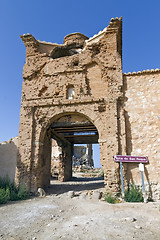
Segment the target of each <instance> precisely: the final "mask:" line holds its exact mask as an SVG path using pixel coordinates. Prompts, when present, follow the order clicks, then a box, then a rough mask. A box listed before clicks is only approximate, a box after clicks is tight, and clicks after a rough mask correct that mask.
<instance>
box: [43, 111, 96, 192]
mask: <svg viewBox="0 0 160 240" xmlns="http://www.w3.org/2000/svg"><path fill="white" fill-rule="evenodd" d="M53 139H54V141H53ZM98 139H99V134H98V130H97V128H96V126H95V125H94V124H93V123H92V122H91V121H90V119H88V118H87V117H86V116H85V115H83V114H80V113H63V114H60V115H58V116H56V117H55V118H54V119H53V120H51V121H50V124H49V126H48V127H47V131H46V133H45V136H44V143H43V147H42V153H41V162H42V163H43V166H44V167H43V171H42V172H41V173H42V174H41V179H40V185H41V186H44V187H48V186H49V185H50V183H51V184H52V183H53V179H54V178H55V175H54V174H55V172H56V173H57V179H58V180H59V181H60V182H65V181H69V180H73V177H74V178H75V176H76V175H75V169H76V168H79V170H80V172H82V173H83V172H85V170H87V171H88V172H89V170H93V168H94V163H93V162H92V161H94V159H93V152H92V151H93V149H92V145H99V144H98ZM78 146H81V147H80V148H78V150H76V149H77V147H78ZM94 148H95V147H94ZM75 150H76V151H77V152H78V151H79V150H82V151H86V152H85V154H83V155H82V156H81V157H80V161H79V163H78V164H76V161H75V156H76V154H75V152H76V151H75ZM95 151H96V150H95ZM94 155H96V158H97V157H98V155H99V154H98V151H97V154H95V153H94ZM99 158H100V156H99ZM81 160H83V161H81ZM99 162H100V160H99ZM96 164H97V163H96ZM55 165H56V166H55ZM99 166H100V164H99ZM54 171H55V172H54ZM90 175H91V174H90ZM82 177H83V178H84V176H82ZM92 177H93V176H92ZM78 180H80V179H79V178H78Z"/></svg>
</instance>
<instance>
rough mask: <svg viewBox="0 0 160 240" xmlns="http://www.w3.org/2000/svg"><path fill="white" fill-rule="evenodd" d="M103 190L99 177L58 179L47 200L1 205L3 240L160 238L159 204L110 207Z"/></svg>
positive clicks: (139, 239)
mask: <svg viewBox="0 0 160 240" xmlns="http://www.w3.org/2000/svg"><path fill="white" fill-rule="evenodd" d="M103 187H104V184H103V180H102V179H101V178H90V179H83V178H75V179H74V181H71V182H67V183H59V182H58V181H55V180H54V181H52V185H51V187H50V188H49V189H48V191H47V195H46V196H45V197H42V198H40V197H36V198H32V199H28V200H25V201H19V202H10V203H8V204H5V205H1V206H0V239H3V240H11V239H16V240H35V239H38V240H51V239H61V240H72V239H74V240H75V239H77V240H78V239H79V240H117V239H122V240H125V239H127V240H130V239H137V240H146V239H149V240H159V239H160V209H159V205H160V202H150V203H119V204H109V203H106V202H105V201H102V200H99V199H98V197H99V193H100V192H102V191H104V188H103ZM73 195H74V196H73Z"/></svg>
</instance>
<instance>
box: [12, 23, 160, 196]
mask: <svg viewBox="0 0 160 240" xmlns="http://www.w3.org/2000/svg"><path fill="white" fill-rule="evenodd" d="M21 38H22V40H23V42H24V44H25V46H26V63H25V65H24V69H23V79H24V81H23V87H22V99H21V112H20V128H19V158H18V162H17V171H16V181H18V182H25V183H27V185H28V187H29V189H30V190H31V191H32V192H34V191H36V190H37V188H38V187H44V186H48V185H49V183H50V168H51V139H52V138H53V139H55V140H56V141H57V143H58V145H59V147H60V148H61V150H62V151H61V153H62V154H60V156H59V158H60V166H61V171H60V174H59V180H61V181H66V180H68V179H70V178H71V176H72V155H73V145H74V144H76V143H82V144H83V143H85V144H93V143H99V146H100V161H101V164H102V166H103V168H104V181H105V186H106V189H107V190H111V191H112V192H114V193H118V192H119V190H120V176H119V164H118V163H115V162H114V161H113V156H114V155H117V154H119V155H121V154H128V155H137V154H138V155H144V156H146V155H147V156H148V158H149V164H148V165H146V166H145V183H146V185H147V184H148V186H149V187H150V186H151V184H152V185H153V184H154V186H156V187H154V188H153V190H152V191H155V194H159V193H158V192H159V182H158V179H159V180H160V175H159V161H160V150H159V148H158V145H159V143H160V137H159V127H160V107H159V104H158V102H159V100H160V71H159V70H153V71H144V72H138V73H132V74H131V73H129V74H123V73H122V19H121V18H115V19H111V21H110V23H109V26H108V27H106V28H105V29H104V30H103V31H100V32H99V33H98V34H96V35H94V36H93V37H91V38H88V37H86V36H84V35H83V34H81V33H73V34H70V35H67V36H66V37H65V38H64V43H63V44H54V43H47V42H42V41H39V40H36V39H35V38H34V37H33V36H32V35H31V34H27V35H22V36H21ZM77 133H79V134H77ZM124 173H125V181H126V182H127V181H131V180H132V179H134V181H135V182H139V181H140V174H139V170H138V167H137V164H132V163H131V164H125V165H124Z"/></svg>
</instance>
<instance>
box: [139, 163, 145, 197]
mask: <svg viewBox="0 0 160 240" xmlns="http://www.w3.org/2000/svg"><path fill="white" fill-rule="evenodd" d="M139 170H140V171H141V178H142V193H143V198H144V201H145V186H144V177H143V172H144V165H143V163H140V164H139Z"/></svg>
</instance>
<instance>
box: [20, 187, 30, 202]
mask: <svg viewBox="0 0 160 240" xmlns="http://www.w3.org/2000/svg"><path fill="white" fill-rule="evenodd" d="M27 198H29V192H28V189H27V187H26V185H20V187H19V189H18V199H19V200H25V199H27Z"/></svg>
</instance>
